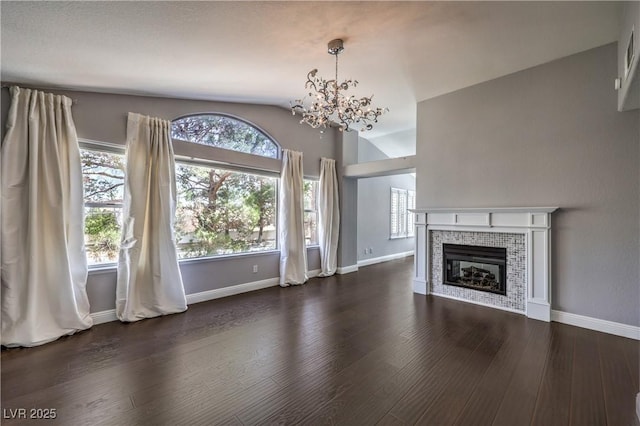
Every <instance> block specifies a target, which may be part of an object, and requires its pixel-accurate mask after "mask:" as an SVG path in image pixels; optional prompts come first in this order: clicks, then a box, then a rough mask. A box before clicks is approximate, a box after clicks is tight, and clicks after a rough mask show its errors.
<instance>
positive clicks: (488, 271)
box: [442, 244, 507, 296]
mask: <svg viewBox="0 0 640 426" xmlns="http://www.w3.org/2000/svg"><path fill="white" fill-rule="evenodd" d="M442 248H443V262H442V268H443V271H442V272H443V273H442V276H443V281H444V282H443V284H448V285H455V286H458V287H466V288H470V289H473V290H479V291H487V292H490V293H497V294H501V295H504V296H506V295H507V282H506V277H505V271H506V264H507V249H506V248H503V247H482V246H468V245H458V244H443V245H442Z"/></svg>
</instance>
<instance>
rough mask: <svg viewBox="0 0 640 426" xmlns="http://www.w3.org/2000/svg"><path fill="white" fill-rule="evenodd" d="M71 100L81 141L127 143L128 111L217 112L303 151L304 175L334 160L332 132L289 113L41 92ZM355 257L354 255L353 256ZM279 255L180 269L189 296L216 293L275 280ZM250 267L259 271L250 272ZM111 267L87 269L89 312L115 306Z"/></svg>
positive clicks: (315, 256)
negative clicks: (239, 285) (236, 118)
mask: <svg viewBox="0 0 640 426" xmlns="http://www.w3.org/2000/svg"><path fill="white" fill-rule="evenodd" d="M45 90H47V91H48V92H53V93H60V94H64V95H66V96H69V97H70V98H72V99H74V101H75V104H74V106H73V109H72V110H73V118H74V121H75V125H76V129H77V133H78V137H79V138H85V139H91V140H96V141H103V142H112V143H118V144H125V142H126V123H127V113H128V112H129V111H131V112H138V113H141V114H145V115H152V116H157V117H161V118H165V119H169V120H171V119H175V118H177V117H180V116H183V115H187V114H193V113H199V112H218V113H226V114H231V115H234V116H237V117H239V118H242V119H244V120H246V121H249V122H250V123H253V124H255V125H257V126H258V127H260V128H261V129H262V130H264V131H265V132H266V133H267V134H269V135H270V136H271V137H272V138H273V139H274V140H275V141H277V142H278V143H279V144H280V146H281V147H283V148H289V149H295V150H298V151H302V152H303V153H304V157H303V158H304V166H303V167H304V174H305V176H308V177H315V178H317V177H319V175H320V157H328V158H336V157H335V152H336V147H335V145H336V132H334V131H331V130H328V131H325V132H324V133H323V134H322V135H321V134H320V132H319V131H318V130H314V129H311V128H310V127H309V126H306V125H304V126H303V125H301V124H299V122H298V121H299V120H297V119H296V118H295V117H293V116H292V115H291V112H289V111H287V110H285V109H282V108H278V107H274V106H265V105H249V104H235V103H221V102H207V101H194V100H182V99H168V98H155V97H144V96H128V95H117V94H107V93H90V92H79V91H66V90H53V89H45ZM1 93H2V103H1V106H2V111H1V115H0V116H1V118H2V123H3V125H2V137H4V133H5V126H4V123H5V121H6V117H7V112H8V108H9V98H10V96H9V93H8V89H6V88H4V89H2V92H1ZM307 254H308V264H309V269H310V270H314V269H319V268H320V252H319V250H318V249H317V248H310V249H308V253H307ZM354 256H355V254H354ZM279 259H280V255H279V253H274V252H270V253H262V254H251V255H243V256H236V257H232V258H217V259H206V260H192V261H183V262H181V264H180V269H181V271H182V275H183V281H184V286H185V291H186V293H187V294H193V293H198V292H202V291H207V290H213V289H219V288H223V287H228V286H232V285H236V284H242V283H247V282H253V281H260V280H265V279H269V278H275V277H278V276H279V271H278V268H279ZM253 265H258V272H257V273H253V272H252V271H253ZM115 287H116V273H115V269H110V270H103V271H90V272H89V279H88V281H87V292H88V294H89V301H90V303H91V312H99V311H103V310H107V309H113V308H114V307H115Z"/></svg>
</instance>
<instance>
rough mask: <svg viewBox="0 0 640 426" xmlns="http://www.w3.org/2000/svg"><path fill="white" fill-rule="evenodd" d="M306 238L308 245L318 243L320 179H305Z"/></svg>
mask: <svg viewBox="0 0 640 426" xmlns="http://www.w3.org/2000/svg"><path fill="white" fill-rule="evenodd" d="M304 240H305V243H306V245H308V246H313V245H317V244H318V181H317V180H306V179H305V181H304Z"/></svg>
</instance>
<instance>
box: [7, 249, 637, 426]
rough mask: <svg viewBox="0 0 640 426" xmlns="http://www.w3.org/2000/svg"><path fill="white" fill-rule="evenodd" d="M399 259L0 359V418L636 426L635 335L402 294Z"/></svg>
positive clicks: (404, 271)
mask: <svg viewBox="0 0 640 426" xmlns="http://www.w3.org/2000/svg"><path fill="white" fill-rule="evenodd" d="M411 262H412V260H411V258H407V259H406V260H401V261H393V262H387V263H384V264H378V265H373V266H369V267H366V268H361V269H360V271H359V272H357V273H352V274H348V275H342V276H335V277H331V278H324V279H312V280H311V281H310V282H309V283H308V284H307V285H304V286H299V287H289V288H279V287H273V288H268V289H264V290H260V291H255V292H252V293H247V294H243V295H238V296H233V297H228V298H224V299H218V300H214V301H210V302H204V303H199V304H195V305H191V306H190V307H189V310H188V311H187V312H186V313H183V314H177V315H172V316H168V317H163V318H156V319H150V320H144V321H140V322H137V323H133V324H121V323H119V322H112V323H108V324H102V325H98V326H95V327H93V329H91V330H88V331H85V332H82V333H79V334H77V335H75V336H70V337H66V338H62V339H60V340H58V341H56V342H53V343H50V344H47V345H44V346H41V347H37V348H30V349H10V350H3V351H2V354H1V369H2V370H1V372H2V395H1V398H2V408H3V419H2V421H3V424H7V425H14V424H27V423H36V424H61V425H98V424H100V425H102V424H104V425H163V424H166V425H199V424H207V425H208V424H232V425H250V424H266V423H269V424H271V423H279V424H280V423H281V424H341V425H358V424H366V425H373V424H381V425H384V424H421V425H509V426H515V425H529V424H534V425H580V426H585V425H616V426H617V425H620V426H626V425H639V424H640V423H639V422H638V420H637V418H636V415H635V396H636V393H637V392H638V388H639V384H638V379H639V372H638V359H639V358H638V347H639V344H638V342H637V341H634V340H630V339H624V338H620V337H615V336H611V335H606V334H602V333H598V332H593V331H589V330H584V329H580V328H576V327H571V326H567V325H563V324H558V323H551V324H548V323H543V322H539V321H534V320H528V319H526V318H524V317H523V316H521V315H517V314H512V313H508V312H503V311H499V310H494V309H489V308H484V307H481V306H476V305H472V304H467V303H462V302H456V301H452V300H448V299H444V298H437V297H425V296H420V295H414V294H413V292H412V287H411V273H412V263H411ZM20 408H25V409H26V410H27V411H26V415H27V417H28V416H29V415H30V414H43V413H44V412H43V411H41V412H31V411H30V409H33V408H35V409H55V411H56V419H54V420H29V419H27V420H24V419H9V417H12V416H15V415H16V414H17V413H20V412H19V411H16V410H17V409H20Z"/></svg>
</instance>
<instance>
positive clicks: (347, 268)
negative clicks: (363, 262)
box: [336, 265, 358, 275]
mask: <svg viewBox="0 0 640 426" xmlns="http://www.w3.org/2000/svg"><path fill="white" fill-rule="evenodd" d="M357 271H358V265H349V266H339V267H338V268H337V269H336V274H340V275H343V274H350V273H351V272H357Z"/></svg>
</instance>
